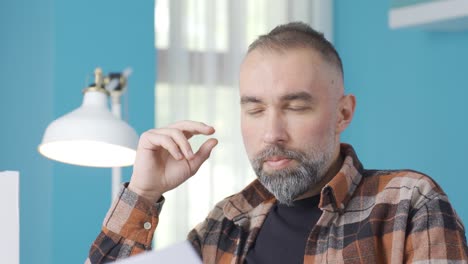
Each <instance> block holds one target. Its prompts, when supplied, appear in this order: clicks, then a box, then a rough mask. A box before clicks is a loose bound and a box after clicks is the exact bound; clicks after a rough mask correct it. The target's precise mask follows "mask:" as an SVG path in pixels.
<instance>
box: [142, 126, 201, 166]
mask: <svg viewBox="0 0 468 264" xmlns="http://www.w3.org/2000/svg"><path fill="white" fill-rule="evenodd" d="M150 133H153V134H157V135H158V134H161V135H166V136H169V137H171V138H172V140H173V141H174V142H175V143H176V144H177V146H178V147H179V149H180V150H181V151H182V153H184V156H185V158H186V159H191V158H192V157H193V151H192V146H190V143H189V141H188V139H187V138H186V137H185V135H184V133H182V131H180V130H179V129H176V128H161V129H158V130H157V132H156V131H150Z"/></svg>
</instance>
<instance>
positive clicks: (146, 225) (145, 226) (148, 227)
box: [143, 222, 151, 230]
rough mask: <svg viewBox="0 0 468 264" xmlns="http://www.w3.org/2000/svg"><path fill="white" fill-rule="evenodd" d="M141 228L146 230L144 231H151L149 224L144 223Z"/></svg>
mask: <svg viewBox="0 0 468 264" xmlns="http://www.w3.org/2000/svg"><path fill="white" fill-rule="evenodd" d="M143 227H144V228H145V229H146V230H150V229H151V223H150V222H145V223H144V224H143Z"/></svg>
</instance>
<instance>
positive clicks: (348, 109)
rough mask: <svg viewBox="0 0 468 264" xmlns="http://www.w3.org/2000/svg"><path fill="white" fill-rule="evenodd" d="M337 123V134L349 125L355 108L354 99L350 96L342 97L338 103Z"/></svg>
mask: <svg viewBox="0 0 468 264" xmlns="http://www.w3.org/2000/svg"><path fill="white" fill-rule="evenodd" d="M338 107H339V108H338V122H337V124H336V125H337V127H336V129H337V132H339V133H341V132H343V131H344V130H345V129H346V128H347V127H348V126H349V124H350V123H351V120H353V116H354V109H355V107H356V97H355V96H354V95H352V94H348V95H344V96H343V97H342V98H341V99H340V102H339V106H338Z"/></svg>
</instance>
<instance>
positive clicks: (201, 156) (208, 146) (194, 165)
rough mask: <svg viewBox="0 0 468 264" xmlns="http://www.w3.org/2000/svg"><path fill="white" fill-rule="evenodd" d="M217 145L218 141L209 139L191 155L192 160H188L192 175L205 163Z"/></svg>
mask: <svg viewBox="0 0 468 264" xmlns="http://www.w3.org/2000/svg"><path fill="white" fill-rule="evenodd" d="M217 144H218V140H217V139H215V138H210V139H208V140H207V141H205V143H203V145H201V147H200V149H199V150H198V151H197V153H195V155H193V158H192V159H191V160H189V164H190V168H191V169H192V175H193V174H195V173H196V172H197V171H198V169H199V168H200V166H201V165H202V164H203V162H205V161H206V160H207V159H208V158H209V157H210V154H211V151H212V150H213V148H214V147H215V146H216V145H217Z"/></svg>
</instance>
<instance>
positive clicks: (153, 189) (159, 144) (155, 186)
mask: <svg viewBox="0 0 468 264" xmlns="http://www.w3.org/2000/svg"><path fill="white" fill-rule="evenodd" d="M214 132H215V130H214V128H213V127H211V126H208V125H206V124H203V123H200V122H194V121H180V122H177V123H174V124H172V125H170V126H168V127H165V128H158V129H151V130H148V131H146V132H145V133H143V134H142V136H141V137H140V141H139V143H138V149H137V153H136V158H135V164H134V166H133V174H132V178H131V180H130V184H129V189H130V190H132V191H134V192H136V193H137V194H138V195H141V196H143V197H145V198H147V199H149V200H150V201H152V202H156V201H157V200H158V199H159V198H160V197H161V195H162V194H163V193H165V192H167V191H169V190H172V189H174V188H176V187H177V186H179V185H180V184H182V183H183V182H185V181H186V180H187V179H188V178H190V177H191V176H193V175H194V174H195V173H196V172H197V170H198V169H199V168H200V166H201V165H202V164H203V162H205V160H207V159H208V157H209V156H210V153H211V151H212V150H213V148H214V147H215V146H216V144H218V141H217V140H216V139H214V138H210V139H208V140H206V141H205V142H204V143H203V144H202V145H201V147H200V149H199V150H198V151H197V152H196V153H193V150H192V147H191V146H190V143H189V142H188V139H190V138H191V137H192V136H194V135H212V134H213V133H214Z"/></svg>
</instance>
